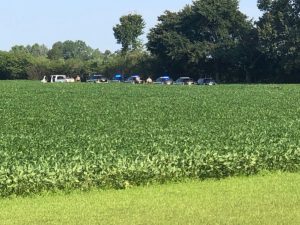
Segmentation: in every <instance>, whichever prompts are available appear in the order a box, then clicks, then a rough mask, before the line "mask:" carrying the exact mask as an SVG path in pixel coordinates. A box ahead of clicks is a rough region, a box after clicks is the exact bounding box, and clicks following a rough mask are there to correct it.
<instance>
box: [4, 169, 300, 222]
mask: <svg viewBox="0 0 300 225" xmlns="http://www.w3.org/2000/svg"><path fill="white" fill-rule="evenodd" d="M0 212H1V213H0V224H1V225H22V224H23V225H25V224H28V225H29V224H30V225H35V224H36V225H39V224H64V225H68V224H90V225H94V224H105V225H109V224H120V225H121V224H122V225H126V224H128V225H131V224H147V225H151V224H153V225H157V224H162V225H167V224H170V225H174V224H182V225H186V224H228V225H235V224H236V225H238V224H240V225H247V224H249V225H255V224H257V225H261V224H263V225H276V224H278V225H279V224H280V225H282V224H287V225H298V224H300V213H299V212H300V174H299V173H298V174H297V173H296V174H289V173H276V174H268V175H264V176H263V175H258V176H255V177H239V178H228V179H225V180H220V181H215V180H207V181H203V182H200V181H194V182H193V181H192V182H186V183H180V184H167V185H161V186H156V185H155V186H150V187H142V188H141V187H140V188H132V189H128V190H120V191H117V190H108V191H91V192H85V193H71V194H69V195H65V194H55V195H48V196H46V195H44V196H35V197H32V198H20V197H18V198H13V199H2V200H0Z"/></svg>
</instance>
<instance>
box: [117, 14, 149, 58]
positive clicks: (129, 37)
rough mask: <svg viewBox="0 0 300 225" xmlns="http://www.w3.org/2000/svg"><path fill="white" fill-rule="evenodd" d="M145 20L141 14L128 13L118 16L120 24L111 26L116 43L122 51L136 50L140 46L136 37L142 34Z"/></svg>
mask: <svg viewBox="0 0 300 225" xmlns="http://www.w3.org/2000/svg"><path fill="white" fill-rule="evenodd" d="M144 28H145V22H144V20H143V18H142V16H141V15H138V14H128V15H126V16H122V17H121V18H120V24H117V25H116V26H115V27H113V31H114V35H115V38H116V39H117V43H118V44H121V45H122V52H123V53H126V52H128V51H131V50H137V49H139V48H140V47H141V42H140V40H139V39H138V37H139V36H141V35H142V34H143V29H144Z"/></svg>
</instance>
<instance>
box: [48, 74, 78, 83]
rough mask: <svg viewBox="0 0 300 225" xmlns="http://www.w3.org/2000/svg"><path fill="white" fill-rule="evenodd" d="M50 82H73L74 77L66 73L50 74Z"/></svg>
mask: <svg viewBox="0 0 300 225" xmlns="http://www.w3.org/2000/svg"><path fill="white" fill-rule="evenodd" d="M50 82H51V83H73V82H75V79H74V78H70V77H67V76H66V75H51V76H50Z"/></svg>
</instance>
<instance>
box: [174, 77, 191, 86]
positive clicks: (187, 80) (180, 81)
mask: <svg viewBox="0 0 300 225" xmlns="http://www.w3.org/2000/svg"><path fill="white" fill-rule="evenodd" d="M175 84H181V85H192V84H194V81H193V79H192V78H190V77H179V78H178V79H177V80H176V81H175Z"/></svg>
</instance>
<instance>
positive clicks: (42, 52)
mask: <svg viewBox="0 0 300 225" xmlns="http://www.w3.org/2000/svg"><path fill="white" fill-rule="evenodd" d="M27 49H28V51H29V53H30V54H31V55H33V56H35V57H41V56H42V57H47V54H48V51H49V49H48V48H47V46H46V45H39V44H37V43H36V44H34V45H32V46H27Z"/></svg>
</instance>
